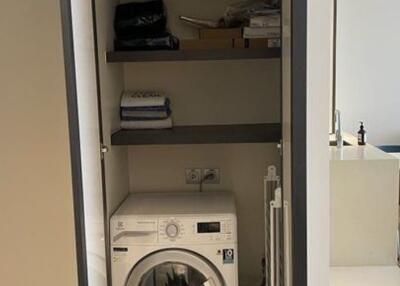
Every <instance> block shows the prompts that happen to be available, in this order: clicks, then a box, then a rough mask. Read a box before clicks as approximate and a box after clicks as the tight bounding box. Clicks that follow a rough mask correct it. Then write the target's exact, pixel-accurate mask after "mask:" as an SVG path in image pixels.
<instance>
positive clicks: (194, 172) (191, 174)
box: [185, 168, 202, 185]
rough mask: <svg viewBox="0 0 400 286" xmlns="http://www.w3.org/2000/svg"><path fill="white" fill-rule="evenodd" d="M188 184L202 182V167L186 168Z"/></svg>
mask: <svg viewBox="0 0 400 286" xmlns="http://www.w3.org/2000/svg"><path fill="white" fill-rule="evenodd" d="M185 173H186V184H191V185H194V184H200V183H201V178H202V177H201V176H202V172H201V169H198V168H195V169H186V170H185Z"/></svg>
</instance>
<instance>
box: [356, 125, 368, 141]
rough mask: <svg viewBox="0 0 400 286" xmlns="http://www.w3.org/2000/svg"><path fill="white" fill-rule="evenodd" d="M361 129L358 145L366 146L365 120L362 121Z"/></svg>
mask: <svg viewBox="0 0 400 286" xmlns="http://www.w3.org/2000/svg"><path fill="white" fill-rule="evenodd" d="M360 124H361V125H360V130H358V145H360V146H364V145H365V144H366V142H367V131H365V129H364V122H362V121H360Z"/></svg>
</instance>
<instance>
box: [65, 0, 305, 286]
mask: <svg viewBox="0 0 400 286" xmlns="http://www.w3.org/2000/svg"><path fill="white" fill-rule="evenodd" d="M83 2H85V3H83ZM120 2H124V1H111V0H107V1H106V0H94V1H92V3H90V1H82V2H81V1H71V2H70V4H71V5H70V6H69V5H65V6H64V7H63V17H64V18H63V24H64V41H65V49H66V59H67V72H70V76H69V77H68V75H67V84H68V85H69V92H70V94H72V96H71V97H70V110H74V108H76V114H75V116H76V117H75V121H74V122H75V127H76V135H77V139H78V138H79V141H77V142H79V143H77V145H76V146H75V147H76V148H77V149H79V152H80V162H77V163H80V164H81V168H80V175H81V178H82V180H81V182H82V186H81V190H83V195H82V197H81V199H82V200H81V201H79V200H77V203H78V205H79V206H80V208H81V210H82V211H83V212H84V214H85V216H84V219H83V220H81V221H80V222H81V225H80V226H81V230H82V231H83V232H84V233H85V238H86V241H87V242H90V241H92V240H93V241H97V244H96V243H95V244H96V245H97V247H93V248H90V247H87V248H86V249H87V255H86V264H87V266H88V267H89V268H92V269H96V271H94V272H93V271H92V272H91V271H89V272H88V273H89V274H88V276H87V277H86V279H87V280H88V281H89V284H90V282H92V283H96V284H93V285H109V286H111V285H110V281H111V280H110V277H109V275H110V272H109V269H110V259H111V251H112V250H111V249H110V247H109V221H110V218H111V216H112V214H113V212H115V211H116V209H117V208H118V207H119V206H120V204H121V203H122V202H123V200H124V199H125V198H126V197H127V196H128V194H129V193H132V192H169V191H188V192H197V191H198V190H199V187H198V185H189V184H186V183H185V169H186V168H219V169H220V174H221V178H220V183H219V184H214V185H204V187H203V189H204V191H205V192H213V191H217V190H224V191H230V192H232V193H233V194H234V196H235V199H236V204H237V212H238V235H239V279H240V285H242V286H246V285H262V280H263V275H265V271H264V272H263V269H262V263H263V258H264V256H265V255H266V254H267V256H268V254H269V253H271V252H273V253H274V255H275V256H274V258H273V259H276V260H277V263H278V264H280V265H278V266H275V268H273V269H272V268H270V264H271V261H270V260H269V259H270V257H266V259H265V260H266V265H265V267H266V268H267V274H270V275H271V271H272V272H274V273H275V275H276V276H277V277H278V276H281V277H280V278H275V279H273V281H271V280H270V277H266V279H267V284H266V285H271V286H273V285H287V286H289V285H306V284H302V283H303V282H304V283H305V281H306V274H305V270H306V265H307V262H306V255H305V254H306V241H305V239H306V233H305V225H306V216H305V207H306V205H305V189H306V179H305V178H306V163H305V161H306V155H305V153H306V149H305V148H306V141H305V138H306V136H305V124H306V120H305V119H306V117H305V112H306V101H305V96H306V93H305V92H306V91H305V84H303V82H305V79H306V77H305V73H304V70H305V67H304V66H305V64H306V62H305V52H306V49H305V41H306V39H305V37H304V35H303V34H301V32H302V31H303V29H304V27H305V15H304V14H302V13H303V12H304V7H302V6H301V4H300V3H297V4H295V5H294V6H292V3H291V1H290V0H284V1H283V3H282V48H267V49H238V50H235V49H231V50H227V51H218V50H217V51H189V52H187V51H146V52H115V51H114V47H113V41H114V37H115V36H114V30H113V20H114V10H115V5H117V4H118V3H120ZM164 2H165V5H166V7H167V11H168V26H169V29H170V30H171V32H172V33H173V34H174V35H176V36H177V37H179V38H186V39H190V38H194V37H196V30H195V29H193V28H191V27H189V26H185V25H183V24H182V23H180V21H179V19H178V16H179V15H181V14H183V15H185V14H187V15H191V16H195V17H202V18H216V17H218V15H221V14H222V13H223V12H224V8H225V7H226V5H227V4H230V3H233V2H235V1H234V0H224V1H213V0H206V1H195V0H185V1H177V0H165V1H164ZM300 2H301V1H300ZM293 7H297V8H296V9H298V10H296V11H299V12H298V15H296V16H293V17H292V12H291V11H292V8H293ZM65 11H70V14H69V13H67V12H65ZM293 15H295V14H293ZM292 22H296V24H297V26H296V25H294V24H293V25H292ZM292 27H297V28H292ZM292 29H293V31H292ZM297 31H298V33H299V34H298V35H297V37H296V36H295V35H294V33H295V32H296V33H297ZM68 32H69V33H68ZM293 40H296V41H297V42H296V44H295V45H294V47H295V48H293V46H292V41H293ZM293 64H296V65H297V67H298V68H297V69H293V67H292V65H293ZM302 65H303V66H302ZM68 68H69V69H68ZM149 89H150V90H159V91H164V92H165V93H166V94H167V95H168V97H169V98H170V100H171V107H172V111H173V119H174V128H173V129H172V130H140V131H137V130H129V131H127V130H121V128H120V99H121V93H122V92H123V91H124V90H149ZM71 98H72V99H71ZM70 113H71V112H70ZM73 115H74V114H73ZM72 125H73V124H72ZM72 127H74V126H72ZM73 130H74V129H73ZM269 166H276V167H277V170H278V175H279V176H280V177H281V180H280V181H281V187H282V189H283V199H281V200H280V199H279V197H276V198H275V200H279V202H280V203H282V205H281V206H280V207H277V208H276V212H275V213H274V214H275V217H277V218H278V219H274V220H273V222H274V224H273V225H269V223H270V222H271V221H270V213H269V211H268V212H266V209H268V210H269V207H270V205H269V203H270V202H269V201H268V202H267V203H268V204H267V205H266V204H265V198H264V186H265V182H264V177H265V176H267V173H268V167H269ZM272 191H273V192H275V189H274V190H272ZM293 193H295V196H293V198H294V199H295V200H294V201H292V194H293ZM76 196H78V195H76ZM93 196H95V197H97V199H96V200H93V199H92V197H93ZM272 200H274V198H272ZM266 222H267V225H268V226H267V227H266ZM275 223H276V225H275ZM271 228H274V230H276V231H277V233H279V234H280V235H279V236H273V237H270V232H269V230H270V229H271ZM266 237H267V239H266ZM271 238H272V239H273V240H276V241H275V244H274V246H276V245H280V249H279V250H275V249H272V251H271V249H270V250H266V247H267V248H269V247H271V244H270V242H271V241H270V240H271ZM266 241H268V242H269V243H267V245H266ZM81 246H82V249H85V247H84V244H82V245H81ZM99 246H100V247H99ZM275 252H276V253H275ZM293 279H296V281H298V283H296V284H293V283H292V281H293ZM107 283H108V284H107ZM113 286H120V285H113ZM228 286H230V285H228Z"/></svg>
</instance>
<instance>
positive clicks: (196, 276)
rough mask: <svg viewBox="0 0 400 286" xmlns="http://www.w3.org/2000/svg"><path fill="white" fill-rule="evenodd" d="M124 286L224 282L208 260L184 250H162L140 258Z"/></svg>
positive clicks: (199, 285)
mask: <svg viewBox="0 0 400 286" xmlns="http://www.w3.org/2000/svg"><path fill="white" fill-rule="evenodd" d="M126 286H225V283H224V282H223V279H222V277H221V274H220V273H219V271H218V270H217V269H216V268H215V266H213V265H212V264H211V263H210V262H209V261H207V260H206V259H204V258H203V257H201V256H200V255H197V254H195V253H192V252H189V251H185V250H175V249H170V250H163V251H160V252H155V253H153V254H151V255H149V256H147V257H145V258H144V259H143V260H141V261H140V262H139V263H138V264H137V265H136V266H135V267H134V268H133V269H132V271H131V273H130V275H129V278H128V279H127V283H126Z"/></svg>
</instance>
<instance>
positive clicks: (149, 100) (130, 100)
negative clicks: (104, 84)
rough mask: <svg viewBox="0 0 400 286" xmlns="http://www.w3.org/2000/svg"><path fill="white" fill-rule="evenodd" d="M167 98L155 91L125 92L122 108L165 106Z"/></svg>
mask: <svg viewBox="0 0 400 286" xmlns="http://www.w3.org/2000/svg"><path fill="white" fill-rule="evenodd" d="M166 102H167V98H166V96H165V94H164V93H160V92H155V91H125V92H124V93H123V95H122V98H121V107H146V106H164V105H166Z"/></svg>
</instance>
